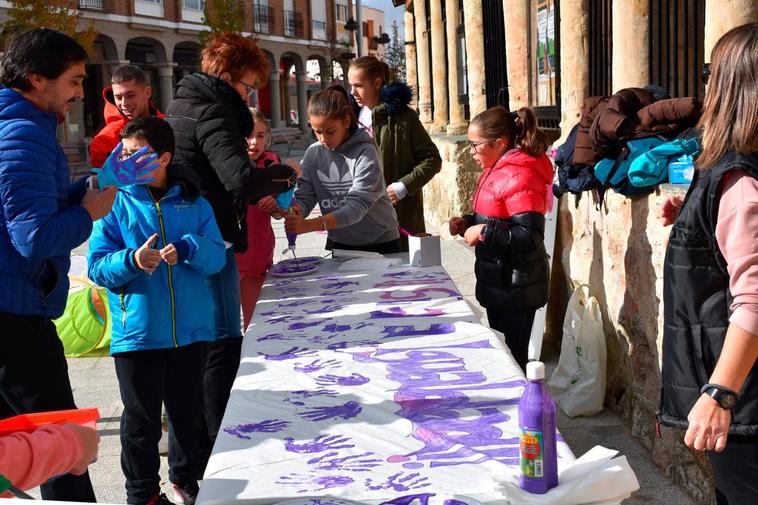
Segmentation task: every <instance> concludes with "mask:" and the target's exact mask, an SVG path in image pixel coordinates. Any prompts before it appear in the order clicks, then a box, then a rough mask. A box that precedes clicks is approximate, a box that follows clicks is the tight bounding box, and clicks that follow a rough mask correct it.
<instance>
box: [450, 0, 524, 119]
mask: <svg viewBox="0 0 758 505" xmlns="http://www.w3.org/2000/svg"><path fill="white" fill-rule="evenodd" d="M482 14H483V13H482V0H463V19H464V24H465V25H466V68H467V72H468V106H469V112H470V113H471V117H474V116H476V115H477V114H479V113H480V112H482V111H483V110H485V109H486V108H487V88H486V80H485V79H486V76H485V75H484V27H483V26H482ZM521 29H522V30H523V29H524V27H521Z"/></svg>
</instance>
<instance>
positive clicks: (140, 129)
mask: <svg viewBox="0 0 758 505" xmlns="http://www.w3.org/2000/svg"><path fill="white" fill-rule="evenodd" d="M136 137H138V138H142V139H145V141H146V142H147V143H148V144H150V147H152V149H153V151H155V152H156V153H157V154H158V155H159V156H160V155H161V154H163V153H171V156H173V155H174V130H172V129H171V126H170V125H169V124H168V123H167V122H166V121H164V120H162V119H160V118H157V117H153V116H148V117H140V118H137V119H135V120H134V121H130V122H129V123H127V125H126V126H124V129H123V130H121V139H122V140H123V139H132V138H136Z"/></svg>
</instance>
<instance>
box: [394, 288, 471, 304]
mask: <svg viewBox="0 0 758 505" xmlns="http://www.w3.org/2000/svg"><path fill="white" fill-rule="evenodd" d="M427 293H445V294H446V295H448V296H452V297H453V298H460V296H461V294H460V293H459V292H458V291H455V290H453V289H448V288H420V289H414V290H413V291H410V292H406V291H389V292H387V293H384V294H383V295H382V296H380V298H381V299H382V300H392V301H402V302H411V301H414V302H415V301H426V300H431V299H432V297H431V296H427Z"/></svg>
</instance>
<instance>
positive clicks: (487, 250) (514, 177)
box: [450, 107, 553, 369]
mask: <svg viewBox="0 0 758 505" xmlns="http://www.w3.org/2000/svg"><path fill="white" fill-rule="evenodd" d="M468 138H469V145H470V149H471V156H472V157H473V158H474V161H476V163H477V164H478V165H479V166H480V167H482V169H483V172H482V175H481V176H480V178H479V184H478V186H477V188H476V193H475V194H474V214H472V215H468V216H463V217H453V218H452V219H450V233H451V234H452V235H460V236H462V237H465V239H466V243H468V244H469V245H471V246H476V263H475V266H474V271H475V273H476V299H477V300H478V301H479V303H480V304H481V305H482V307H484V308H485V309H487V318H488V319H489V323H490V327H492V328H493V329H495V330H498V331H500V332H501V333H503V334H504V335H505V343H506V344H507V345H508V347H509V348H510V350H511V353H512V354H513V357H514V358H515V359H516V362H517V363H518V364H519V365H520V366H521V368H522V369H526V362H527V359H528V350H529V336H530V334H531V330H532V322H533V321H534V313H535V312H536V310H537V309H538V308H539V307H542V306H543V305H544V304H545V303H547V294H548V276H549V272H550V263H549V261H548V257H547V253H546V251H545V245H544V238H543V236H544V232H545V212H546V211H547V202H548V197H549V196H550V195H549V193H548V192H549V191H550V190H551V185H552V182H553V166H552V164H551V163H550V160H549V159H548V157H547V156H546V155H545V151H546V150H547V137H546V136H545V133H544V132H543V131H542V130H540V129H539V128H538V127H537V117H536V116H535V115H534V112H533V111H532V110H531V109H528V108H521V109H519V110H518V111H517V112H508V111H507V110H506V109H504V108H503V107H494V108H492V109H488V110H486V111H484V112H482V113H480V114H479V115H477V116H476V117H475V118H474V119H472V120H471V123H470V125H469V128H468Z"/></svg>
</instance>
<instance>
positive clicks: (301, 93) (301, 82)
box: [295, 70, 308, 131]
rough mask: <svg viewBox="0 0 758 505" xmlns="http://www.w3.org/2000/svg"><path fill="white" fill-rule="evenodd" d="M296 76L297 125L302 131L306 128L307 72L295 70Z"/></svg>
mask: <svg viewBox="0 0 758 505" xmlns="http://www.w3.org/2000/svg"><path fill="white" fill-rule="evenodd" d="M295 76H296V77H297V119H298V125H299V126H300V129H301V130H302V131H305V130H306V129H307V128H308V94H307V93H306V92H307V89H308V86H307V82H308V72H306V71H305V70H298V71H296V72H295Z"/></svg>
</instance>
